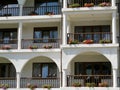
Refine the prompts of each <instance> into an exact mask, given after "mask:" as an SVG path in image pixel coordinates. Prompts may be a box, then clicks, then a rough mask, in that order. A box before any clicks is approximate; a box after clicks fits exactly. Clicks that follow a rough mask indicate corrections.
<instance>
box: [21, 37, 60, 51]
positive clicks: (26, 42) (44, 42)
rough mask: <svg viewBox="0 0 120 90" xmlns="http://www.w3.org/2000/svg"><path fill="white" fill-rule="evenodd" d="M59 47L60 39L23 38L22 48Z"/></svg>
mask: <svg viewBox="0 0 120 90" xmlns="http://www.w3.org/2000/svg"><path fill="white" fill-rule="evenodd" d="M30 47H32V48H33V49H37V48H38V49H40V48H41V49H42V48H43V49H44V48H59V47H60V39H52V38H51V39H23V40H22V49H29V48H30Z"/></svg>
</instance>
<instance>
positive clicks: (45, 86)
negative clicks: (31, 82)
mask: <svg viewBox="0 0 120 90" xmlns="http://www.w3.org/2000/svg"><path fill="white" fill-rule="evenodd" d="M43 88H47V89H48V90H50V88H52V86H51V85H47V84H46V85H43Z"/></svg>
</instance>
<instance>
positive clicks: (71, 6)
mask: <svg viewBox="0 0 120 90" xmlns="http://www.w3.org/2000/svg"><path fill="white" fill-rule="evenodd" d="M76 7H80V4H79V3H74V4H70V5H69V8H76Z"/></svg>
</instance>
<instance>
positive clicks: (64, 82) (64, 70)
mask: <svg viewBox="0 0 120 90" xmlns="http://www.w3.org/2000/svg"><path fill="white" fill-rule="evenodd" d="M66 74H67V69H63V80H62V81H63V87H66V86H67V75H66Z"/></svg>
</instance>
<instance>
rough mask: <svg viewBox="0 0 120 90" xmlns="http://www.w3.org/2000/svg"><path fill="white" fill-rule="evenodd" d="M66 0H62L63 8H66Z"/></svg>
mask: <svg viewBox="0 0 120 90" xmlns="http://www.w3.org/2000/svg"><path fill="white" fill-rule="evenodd" d="M67 1H68V0H63V8H67Z"/></svg>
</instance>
